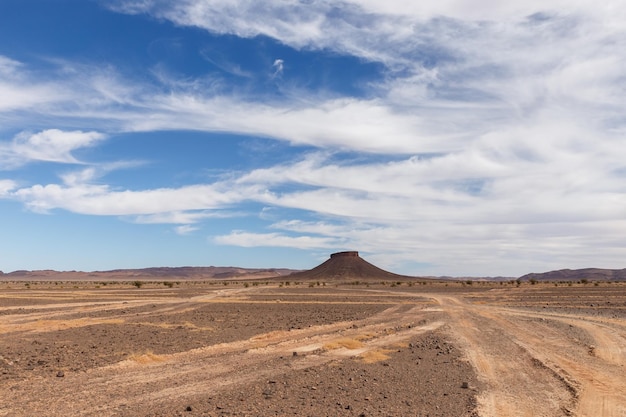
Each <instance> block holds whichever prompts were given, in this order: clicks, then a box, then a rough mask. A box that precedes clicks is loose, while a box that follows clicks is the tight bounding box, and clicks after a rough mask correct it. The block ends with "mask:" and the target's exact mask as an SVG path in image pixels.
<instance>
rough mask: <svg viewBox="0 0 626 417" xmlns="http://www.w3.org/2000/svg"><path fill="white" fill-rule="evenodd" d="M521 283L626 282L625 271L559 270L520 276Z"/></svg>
mask: <svg viewBox="0 0 626 417" xmlns="http://www.w3.org/2000/svg"><path fill="white" fill-rule="evenodd" d="M519 279H520V280H522V281H530V280H531V279H534V280H537V281H582V280H587V281H626V269H602V268H583V269H559V270H556V271H549V272H543V273H531V274H526V275H524V276H521V277H520V278H519Z"/></svg>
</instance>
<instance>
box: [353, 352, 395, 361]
mask: <svg viewBox="0 0 626 417" xmlns="http://www.w3.org/2000/svg"><path fill="white" fill-rule="evenodd" d="M389 352H393V351H392V350H390V349H378V350H370V351H368V352H364V353H362V354H361V359H363V362H365V363H375V362H380V361H386V360H387V359H389V355H387V353H389Z"/></svg>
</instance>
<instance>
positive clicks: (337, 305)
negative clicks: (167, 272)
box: [0, 281, 626, 417]
mask: <svg viewBox="0 0 626 417" xmlns="http://www.w3.org/2000/svg"><path fill="white" fill-rule="evenodd" d="M75 287H76V288H75ZM625 366H626V286H625V285H623V284H617V283H613V284H605V283H602V284H600V285H598V286H594V285H593V284H588V285H582V284H580V285H577V284H574V285H572V286H567V285H565V286H563V285H559V286H554V285H553V284H538V285H530V284H522V285H521V286H520V287H517V286H516V285H511V284H498V285H496V284H478V283H474V284H473V285H465V284H464V283H448V284H443V283H441V284H437V283H428V284H418V283H411V284H409V283H406V282H402V283H398V282H393V284H392V283H386V284H385V285H382V284H381V283H378V284H373V283H369V284H366V283H361V284H359V285H348V284H341V283H335V282H333V283H331V282H328V283H327V284H326V285H324V282H321V283H320V285H318V284H317V282H314V283H308V282H302V283H296V282H294V281H291V282H290V285H286V283H280V284H279V283H273V284H272V283H269V284H266V283H265V282H256V283H242V282H240V283H229V284H228V285H225V284H224V283H221V282H220V283H210V282H201V283H193V282H187V283H182V284H180V285H174V286H173V288H168V287H167V286H165V285H163V284H162V283H161V284H156V283H152V284H150V283H146V284H144V285H143V286H142V287H141V288H135V287H133V286H132V285H131V284H124V283H114V284H113V283H109V284H107V285H102V284H96V283H85V282H83V283H64V282H57V283H42V282H39V283H37V282H31V283H28V286H27V285H25V283H24V282H0V416H35V415H42V416H227V415H228V416H246V415H247V416H284V415H294V416H296V415H297V416H330V415H333V416H335V415H337V416H361V415H363V416H498V417H500V416H564V415H575V416H589V417H592V416H593V417H597V416H616V417H624V416H626V378H624V375H625V374H626V368H625Z"/></svg>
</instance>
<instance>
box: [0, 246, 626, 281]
mask: <svg viewBox="0 0 626 417" xmlns="http://www.w3.org/2000/svg"><path fill="white" fill-rule="evenodd" d="M287 275H289V276H290V278H292V279H302V280H323V279H331V280H337V279H340V280H344V279H354V280H359V279H363V280H367V279H382V280H407V279H418V278H420V277H410V276H406V275H398V274H394V273H392V272H388V271H385V270H383V269H380V268H378V267H377V266H375V265H372V264H370V263H369V262H367V261H365V260H364V259H362V258H361V257H359V254H358V252H339V253H334V254H332V255H331V257H330V258H329V259H328V260H327V261H326V262H324V263H322V264H320V265H318V266H317V267H315V268H313V269H310V270H306V271H302V270H295V269H288V268H239V267H234V266H183V267H154V268H143V269H114V270H110V271H93V272H82V271H53V270H37V271H26V270H20V271H13V272H9V273H3V272H2V271H0V278H2V279H5V280H15V281H29V280H33V281H37V280H40V281H83V280H85V281H106V280H118V281H129V280H144V281H147V280H167V279H169V280H203V279H236V278H240V279H271V278H274V279H275V278H281V277H284V276H287ZM426 279H437V280H459V279H460V278H458V277H457V278H452V277H427V278H426ZM463 279H473V280H482V281H502V280H510V279H514V278H503V277H491V278H489V277H467V278H463ZM518 279H519V280H521V281H530V280H536V281H574V282H575V281H583V280H587V281H626V269H601V268H585V269H561V270H558V271H550V272H543V273H531V274H526V275H524V276H521V277H520V278H518Z"/></svg>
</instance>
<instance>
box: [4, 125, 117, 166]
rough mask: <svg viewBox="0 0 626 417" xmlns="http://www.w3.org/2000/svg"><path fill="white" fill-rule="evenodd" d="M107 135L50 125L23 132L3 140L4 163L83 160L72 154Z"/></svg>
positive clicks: (75, 162) (9, 164)
mask: <svg viewBox="0 0 626 417" xmlns="http://www.w3.org/2000/svg"><path fill="white" fill-rule="evenodd" d="M105 137H106V136H105V135H104V134H102V133H99V132H93V131H92V132H83V131H80V130H77V131H62V130H59V129H48V130H44V131H41V132H38V133H31V132H22V133H19V134H17V135H16V136H15V137H14V138H13V139H12V140H11V141H8V142H4V143H3V142H0V167H2V168H3V169H12V168H15V167H17V166H20V165H23V164H26V163H28V162H31V161H46V162H58V163H65V164H79V163H81V162H80V161H79V160H78V159H76V158H75V157H74V155H73V154H72V152H73V151H75V150H77V149H81V148H86V147H90V146H94V145H95V144H96V143H97V142H99V141H101V140H103V139H104V138H105Z"/></svg>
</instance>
